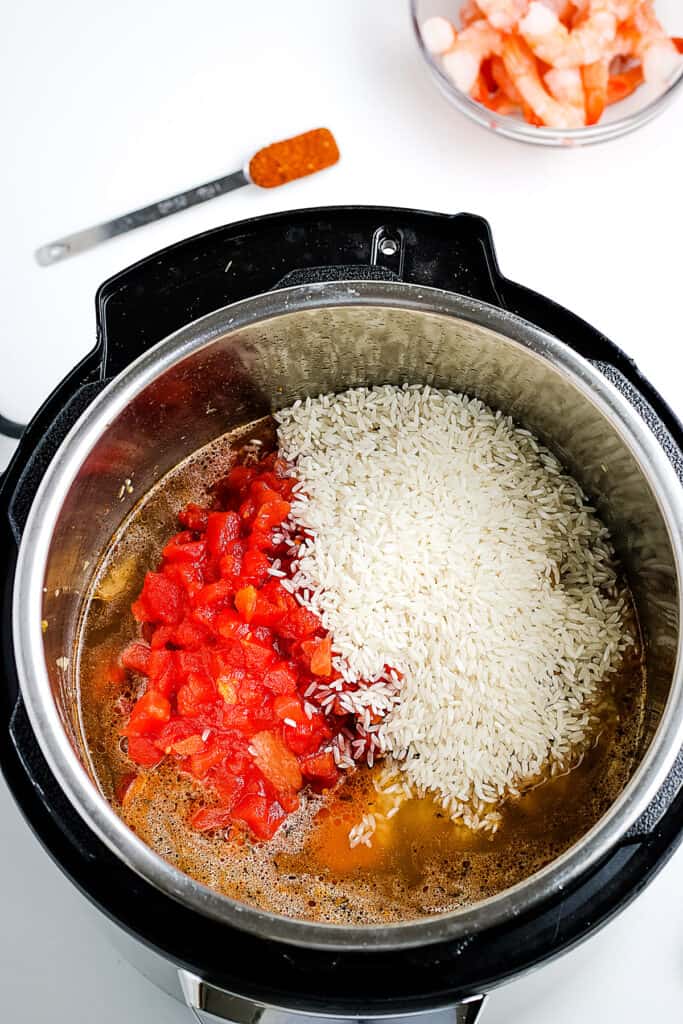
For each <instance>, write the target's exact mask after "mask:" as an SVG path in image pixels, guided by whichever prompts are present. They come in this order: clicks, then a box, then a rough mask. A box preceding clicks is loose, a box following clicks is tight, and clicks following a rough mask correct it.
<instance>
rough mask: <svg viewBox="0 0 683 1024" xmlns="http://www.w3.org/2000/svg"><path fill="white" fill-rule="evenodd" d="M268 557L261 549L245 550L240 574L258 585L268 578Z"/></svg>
mask: <svg viewBox="0 0 683 1024" xmlns="http://www.w3.org/2000/svg"><path fill="white" fill-rule="evenodd" d="M269 569H270V559H269V558H268V556H267V555H264V554H263V552H262V551H247V552H246V553H245V555H244V558H243V559H242V575H243V577H245V579H247V580H251V581H253V582H254V583H255V584H256V586H257V587H260V586H261V585H262V584H263V583H265V582H266V580H267V579H268V570H269Z"/></svg>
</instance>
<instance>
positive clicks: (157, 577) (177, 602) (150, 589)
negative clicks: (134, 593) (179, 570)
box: [133, 572, 183, 626]
mask: <svg viewBox="0 0 683 1024" xmlns="http://www.w3.org/2000/svg"><path fill="white" fill-rule="evenodd" d="M133 614H134V615H135V618H136V619H138V621H139V622H162V623H165V624H166V625H167V626H176V625H177V624H178V623H179V622H180V620H181V619H182V617H183V592H182V590H181V588H180V587H179V586H178V584H177V583H176V582H175V581H174V580H172V579H169V577H168V576H165V575H164V574H163V573H160V572H148V573H147V575H146V576H145V582H144V584H143V587H142V593H141V594H140V598H139V600H138V601H136V602H135V604H134V605H133Z"/></svg>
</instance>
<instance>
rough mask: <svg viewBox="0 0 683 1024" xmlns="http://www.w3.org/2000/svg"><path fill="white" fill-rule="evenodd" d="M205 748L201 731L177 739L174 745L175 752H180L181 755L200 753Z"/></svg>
mask: <svg viewBox="0 0 683 1024" xmlns="http://www.w3.org/2000/svg"><path fill="white" fill-rule="evenodd" d="M203 749H204V741H203V740H202V738H201V736H200V735H199V733H194V734H193V735H192V736H188V737H187V739H185V740H177V741H176V742H175V743H174V744H173V746H172V750H173V753H174V754H180V756H181V757H188V756H189V755H191V754H199V753H201V752H202V750H203Z"/></svg>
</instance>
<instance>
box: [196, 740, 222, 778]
mask: <svg viewBox="0 0 683 1024" xmlns="http://www.w3.org/2000/svg"><path fill="white" fill-rule="evenodd" d="M224 759H225V751H224V750H223V749H222V748H221V746H220V745H219V744H218V743H217V742H216V741H215V740H214V739H210V740H209V742H208V743H207V746H206V749H205V750H202V751H201V752H200V753H198V754H192V755H191V757H190V759H189V771H190V773H191V774H192V775H194V777H195V779H203V778H204V776H205V775H206V774H207V772H208V771H210V769H211V768H213V767H215V765H217V764H221V762H222V761H223V760H224Z"/></svg>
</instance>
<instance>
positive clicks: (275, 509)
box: [254, 491, 291, 531]
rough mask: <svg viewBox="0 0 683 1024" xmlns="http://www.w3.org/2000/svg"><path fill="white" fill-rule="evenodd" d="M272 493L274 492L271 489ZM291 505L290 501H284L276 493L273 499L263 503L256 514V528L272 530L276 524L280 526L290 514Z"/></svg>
mask: <svg viewBox="0 0 683 1024" xmlns="http://www.w3.org/2000/svg"><path fill="white" fill-rule="evenodd" d="M270 493H271V494H273V493H274V492H273V491H271V492H270ZM290 509H291V505H290V504H289V502H288V501H283V500H282V498H280V497H279V495H277V494H275V497H274V500H273V501H268V502H266V503H264V504H263V505H261V508H260V509H259V510H258V512H257V514H256V519H255V520H254V529H255V530H264V531H266V530H272V529H273V528H274V527H275V526H280V524H281V523H283V522H284V521H285V519H286V518H287V516H288V515H289V512H290Z"/></svg>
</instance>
